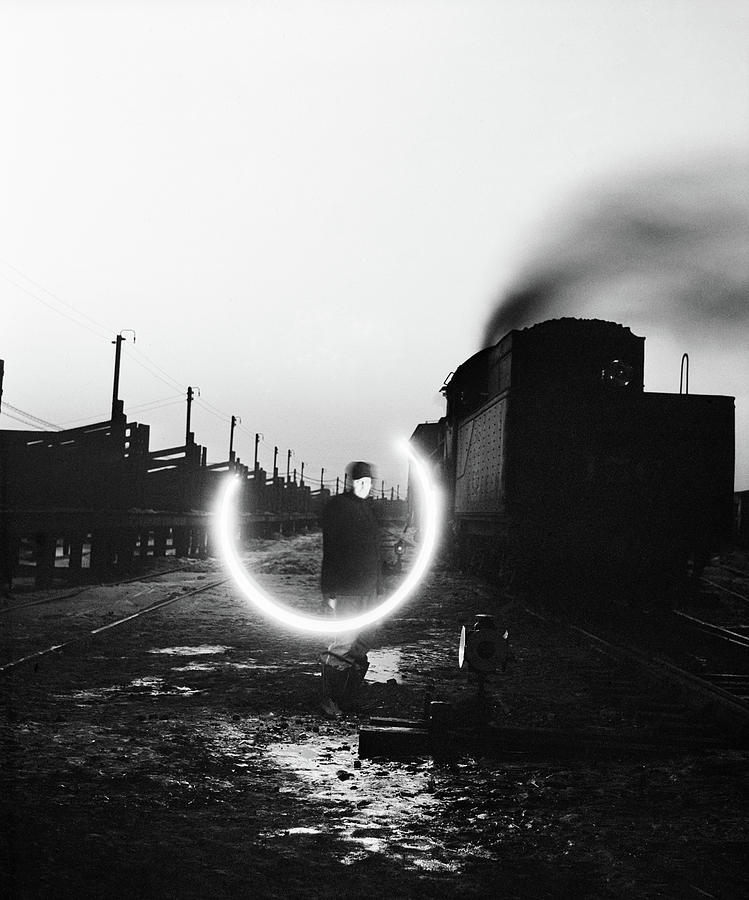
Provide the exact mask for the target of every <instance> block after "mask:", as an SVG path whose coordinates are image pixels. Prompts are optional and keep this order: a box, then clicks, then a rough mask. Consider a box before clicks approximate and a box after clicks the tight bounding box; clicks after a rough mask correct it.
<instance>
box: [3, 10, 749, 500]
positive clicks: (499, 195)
mask: <svg viewBox="0 0 749 900" xmlns="http://www.w3.org/2000/svg"><path fill="white" fill-rule="evenodd" d="M0 19H1V22H0V113H1V114H2V120H1V121H2V124H3V139H2V140H1V141H0V190H1V194H0V304H1V306H2V319H1V321H2V339H1V340H0V358H4V359H5V385H4V388H5V390H4V397H3V400H4V404H3V415H2V416H0V427H3V428H14V427H18V428H22V427H25V426H24V425H23V424H22V423H21V422H20V421H18V418H10V417H9V415H8V413H11V414H12V415H16V416H17V413H16V412H14V409H15V410H18V409H20V410H23V411H24V412H25V413H30V414H32V415H33V416H36V417H38V418H40V419H42V420H45V421H47V422H52V423H55V424H56V425H63V426H70V425H74V424H83V423H85V422H90V421H100V420H102V419H105V418H107V417H108V416H109V409H110V403H111V392H112V387H111V384H112V369H113V358H114V348H113V346H112V344H111V341H112V340H113V338H114V336H115V334H117V333H118V332H119V331H122V330H124V329H132V330H134V331H135V333H136V343H135V344H132V342H131V341H130V340H128V343H126V344H125V345H124V353H123V361H122V373H121V382H120V396H121V398H122V399H123V400H124V402H125V410H126V412H127V414H128V417H129V418H130V419H131V420H136V421H140V422H145V423H148V424H150V426H151V447H152V449H157V448H161V447H168V446H173V445H176V444H180V443H182V442H183V440H184V416H185V404H184V395H185V391H186V388H187V386H188V385H193V386H194V387H196V388H199V389H200V399H199V401H198V402H196V403H195V405H194V407H193V415H192V427H193V430H194V432H195V435H196V440H197V441H198V442H199V443H201V444H203V445H204V446H207V447H208V451H209V461H211V462H216V461H219V460H221V459H225V458H226V456H227V453H228V444H229V427H230V426H229V417H230V416H231V415H232V414H234V415H236V416H238V417H240V418H241V425H240V427H239V429H238V431H237V432H236V436H235V449H236V450H237V452H238V453H239V455H240V456H241V457H242V458H243V459H244V461H246V462H248V463H251V462H252V455H253V443H254V441H253V436H254V433H255V432H256V431H258V432H261V433H262V434H263V435H264V441H263V443H262V444H261V446H260V462H261V464H262V465H263V466H264V467H266V468H270V467H271V465H272V459H273V447H274V445H277V446H278V447H279V456H280V466H281V469H282V470H285V466H286V451H287V449H291V450H293V451H294V456H293V458H292V463H291V464H292V467H296V468H297V469H299V468H301V464H302V462H304V463H305V475H307V476H309V477H314V478H319V475H320V469H321V468H322V467H325V470H326V479H327V478H334V477H335V475H336V474H341V475H342V474H343V470H344V467H345V465H346V463H347V462H348V461H349V460H350V459H367V460H372V461H373V462H375V464H376V465H378V468H379V472H380V476H381V477H382V478H384V479H385V481H386V485H387V487H388V488H389V487H390V485H392V484H396V483H400V484H401V485H402V486H403V485H405V472H406V467H405V463H404V461H403V460H402V458H401V457H399V456H398V455H397V454H395V453H394V452H393V450H392V448H391V442H392V440H393V438H394V437H396V436H399V435H400V436H403V437H407V436H408V435H409V434H410V433H411V432H412V431H413V428H414V427H415V426H416V425H417V424H418V423H419V422H421V421H425V420H435V419H437V418H439V416H440V415H441V414H442V412H443V405H442V398H441V396H440V394H439V388H440V386H441V384H442V382H443V380H444V379H445V377H446V376H447V374H448V373H449V372H450V371H451V370H452V369H455V368H456V367H457V366H458V365H459V364H460V363H461V362H463V361H464V360H465V359H466V358H467V357H468V356H470V355H471V354H472V353H474V352H475V351H476V350H478V349H480V347H481V346H482V345H483V343H484V341H485V340H487V339H488V335H489V334H490V333H491V332H490V331H489V332H487V327H489V323H490V320H492V317H493V316H494V314H495V312H496V310H497V307H502V308H508V309H510V310H511V312H512V318H511V319H510V318H506V319H505V320H504V321H505V322H506V323H509V327H514V326H525V325H530V324H533V322H534V321H538V320H540V319H543V318H548V317H552V316H554V315H562V314H564V315H586V316H587V315H598V316H600V317H607V318H612V319H615V320H616V321H621V322H622V323H623V324H626V325H630V326H632V328H633V330H634V331H635V332H636V333H638V334H643V335H644V336H645V337H646V338H647V341H646V364H647V369H646V388H647V389H651V390H670V391H678V385H679V362H680V359H681V354H682V352H684V351H688V352H689V354H690V364H691V374H690V389H691V390H692V392H695V393H699V392H704V393H708V392H718V393H724V394H731V395H735V396H737V422H738V427H739V448H738V464H737V487H739V488H749V451H748V450H747V445H748V444H749V415H747V407H749V387H748V385H749V362H748V358H749V353H747V349H746V348H747V343H749V342H748V341H747V337H749V310H748V307H749V297H748V295H747V290H746V288H747V285H748V284H749V271H748V263H747V259H748V257H747V238H748V237H749V234H748V232H747V218H748V217H747V209H748V208H749V200H748V194H749V191H748V190H747V184H748V178H747V163H746V159H747V156H746V153H747V148H748V147H749V67H748V65H747V53H746V48H747V46H749V40H748V39H749V19H748V17H747V6H746V4H745V3H743V2H732V0H704V2H703V0H691V2H689V0H652V2H637V0H622V2H614V0H557V2H550V0H547V2H542V0H522V2H521V0H516V2H502V0H487V2H480V0H473V2H472V0H443V2H439V0H429V2H425V0H424V2H422V0H410V2H409V0H393V2H386V0H376V2H356V0H341V2H333V0H331V2H324V0H306V2H301V0H300V2H282V0H271V2H222V0H210V2H208V0H192V2H187V0H184V2H176V0H174V2H166V0H161V2H159V0H152V2H134V0H120V2H114V0H109V2H107V0H98V2H93V0H90V2H83V0H81V2H72V0H55V2H52V0H49V2H42V0H23V2H10V0H0ZM633 222H634V223H635V224H634V226H632V223H633ZM653 222H654V223H655V225H654V226H653V227H652V228H651V227H650V226H651V225H652V223H653ZM649 223H650V224H649ZM652 235H654V236H655V237H654V238H653V239H652V240H651V236H652ZM620 236H621V240H620ZM701 254H704V257H705V258H704V260H703V259H702V256H701ZM570 273H572V274H570ZM549 279H551V280H552V281H553V280H554V279H559V282H560V284H559V286H558V289H557V287H555V288H553V289H552V290H550V291H549V297H548V298H547V299H548V303H546V302H544V303H541V304H537V305H534V304H530V305H528V304H526V305H523V303H520V304H518V303H517V302H514V304H511V303H509V302H508V300H507V298H508V297H513V296H514V297H515V298H516V299H517V295H518V292H521V293H522V291H523V290H525V289H526V288H527V286H528V285H534V284H537V283H538V282H539V281H540V282H544V283H545V284H546V283H547V282H548V281H549ZM497 322H498V325H497V327H499V328H502V327H503V320H502V314H501V313H500V315H499V319H498V320H497V319H496V318H495V324H497ZM126 334H127V336H128V338H131V336H132V335H131V333H130V332H126ZM495 339H496V338H495ZM9 406H10V408H9Z"/></svg>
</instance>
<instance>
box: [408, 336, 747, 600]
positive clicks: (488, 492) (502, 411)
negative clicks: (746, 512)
mask: <svg viewBox="0 0 749 900" xmlns="http://www.w3.org/2000/svg"><path fill="white" fill-rule="evenodd" d="M644 354H645V339H644V338H643V337H638V336H636V335H634V334H632V332H631V331H630V329H629V328H627V327H625V326H623V325H620V324H617V323H614V322H607V321H602V320H598V319H575V318H562V319H555V320H550V321H545V322H541V323H539V324H537V325H534V326H532V327H530V328H525V329H522V330H513V331H510V332H509V333H508V334H506V335H505V336H504V337H503V338H502V339H501V340H500V341H499V342H498V343H496V344H494V345H493V346H491V347H487V348H485V349H483V350H481V351H479V352H478V353H476V354H475V355H474V356H472V357H471V358H470V359H468V360H467V361H466V362H464V363H463V364H462V365H460V366H459V367H458V369H457V370H456V371H455V372H454V373H451V376H449V377H448V379H447V380H446V382H445V384H444V386H443V388H442V391H443V393H444V395H445V399H446V412H445V415H444V416H443V418H441V419H440V421H439V422H436V423H425V424H423V425H419V426H418V427H417V428H416V430H415V432H414V434H413V436H412V441H413V442H414V443H415V444H416V445H417V446H419V447H420V448H421V450H422V452H424V453H425V454H426V455H427V456H429V457H431V458H432V459H433V461H435V462H436V464H437V465H436V468H437V469H438V471H439V473H440V476H441V479H442V482H443V487H444V493H445V496H446V507H447V517H448V520H449V525H450V529H449V532H450V542H451V545H452V550H453V553H454V556H455V559H456V561H457V563H458V564H459V565H460V566H461V567H463V568H468V569H472V570H476V571H479V572H481V573H482V574H485V575H488V576H490V577H491V578H493V579H494V580H495V581H497V582H499V584H500V586H503V587H505V588H509V587H510V585H512V584H522V585H525V586H526V587H532V588H533V589H536V590H540V591H548V592H553V593H554V594H555V595H560V596H564V595H571V596H579V595H581V594H582V593H584V592H590V591H594V592H596V593H599V592H600V591H601V590H605V591H607V592H609V593H611V594H614V595H616V596H620V597H621V598H622V599H624V600H626V601H628V602H629V601H631V600H637V599H643V598H645V597H650V596H653V595H654V594H655V595H658V596H662V595H663V592H669V591H673V590H675V589H676V590H678V589H679V588H680V587H681V586H683V584H684V581H685V579H687V578H688V577H689V576H690V574H691V575H692V576H694V575H696V574H698V573H699V571H700V570H701V568H702V567H703V566H704V565H705V564H706V562H707V561H708V560H709V558H710V556H711V554H713V553H714V552H715V551H716V550H718V549H719V548H720V547H721V545H722V544H723V542H725V541H727V540H728V539H729V537H730V534H731V521H732V502H733V475H734V398H733V397H723V396H707V395H692V394H689V393H686V392H680V393H679V394H667V393H650V392H646V391H645V390H644V380H643V378H644Z"/></svg>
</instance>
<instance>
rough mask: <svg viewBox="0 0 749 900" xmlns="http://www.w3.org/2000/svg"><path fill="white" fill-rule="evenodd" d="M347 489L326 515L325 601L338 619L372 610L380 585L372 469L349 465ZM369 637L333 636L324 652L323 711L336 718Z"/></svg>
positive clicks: (364, 664)
mask: <svg viewBox="0 0 749 900" xmlns="http://www.w3.org/2000/svg"><path fill="white" fill-rule="evenodd" d="M346 474H347V476H348V477H347V479H346V484H347V488H348V489H347V490H345V491H344V493H343V494H338V495H337V496H335V497H331V499H330V500H328V502H327V504H326V505H325V508H324V510H323V514H322V536H323V559H322V574H321V579H320V588H321V591H322V600H323V603H325V604H326V605H327V606H328V607H329V608H330V609H332V610H333V612H334V613H335V615H336V616H337V617H341V618H349V617H352V616H356V615H359V614H361V613H363V612H366V611H367V610H369V609H371V608H372V607H373V606H374V605H375V603H376V598H377V595H378V594H379V593H380V591H381V587H382V566H381V561H380V536H379V526H378V523H377V519H376V517H375V514H374V511H373V509H372V501H371V500H369V499H368V498H369V493H370V491H371V489H372V479H373V478H374V470H373V468H372V466H371V465H370V463H367V462H353V463H350V464H349V466H348V467H347V469H346ZM368 649H369V647H368V645H367V643H366V640H365V638H364V637H363V636H362V634H361V633H358V632H356V631H346V632H341V633H339V634H337V635H336V636H335V639H334V640H333V642H332V643H331V644H330V646H329V647H328V649H327V650H326V651H325V652H324V653H323V654H322V658H321V662H322V703H321V708H322V711H323V712H324V713H325V715H327V716H331V717H338V716H340V715H341V710H342V708H343V709H345V708H347V707H350V706H351V704H352V703H353V702H354V701H355V699H356V694H357V692H358V689H359V685H360V684H361V683H362V681H363V680H364V676H365V675H366V672H367V669H368V668H369V660H368V659H367V650H368Z"/></svg>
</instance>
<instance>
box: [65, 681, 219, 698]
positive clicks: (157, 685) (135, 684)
mask: <svg viewBox="0 0 749 900" xmlns="http://www.w3.org/2000/svg"><path fill="white" fill-rule="evenodd" d="M132 688H137V689H143V688H146V689H148V693H149V695H150V696H151V697H163V696H167V695H171V696H174V695H175V694H179V695H181V696H185V697H189V696H192V695H193V694H200V693H202V691H199V690H196V689H195V688H190V687H186V686H184V685H176V684H175V685H169V686H168V687H164V679H163V678H135V679H133V680H132V681H131V682H130V684H116V685H110V686H109V687H101V688H96V689H94V690H87V691H75V692H74V693H72V694H71V695H70V696H71V697H72V699H73V700H85V701H92V700H104V699H106V698H107V697H112V696H113V695H114V694H121V693H124V692H126V691H128V690H131V689H132ZM58 696H60V698H61V699H62V695H58Z"/></svg>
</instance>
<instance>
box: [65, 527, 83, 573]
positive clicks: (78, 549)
mask: <svg viewBox="0 0 749 900" xmlns="http://www.w3.org/2000/svg"><path fill="white" fill-rule="evenodd" d="M82 568H83V537H82V536H81V535H76V536H75V537H73V538H71V540H70V556H69V562H68V571H69V572H71V573H72V572H80V571H81V569H82Z"/></svg>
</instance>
